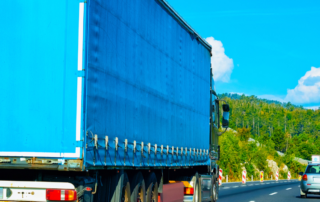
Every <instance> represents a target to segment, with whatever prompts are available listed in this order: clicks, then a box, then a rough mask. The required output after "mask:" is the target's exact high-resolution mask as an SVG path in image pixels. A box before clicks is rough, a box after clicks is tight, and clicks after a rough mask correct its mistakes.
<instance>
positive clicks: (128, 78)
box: [0, 0, 219, 201]
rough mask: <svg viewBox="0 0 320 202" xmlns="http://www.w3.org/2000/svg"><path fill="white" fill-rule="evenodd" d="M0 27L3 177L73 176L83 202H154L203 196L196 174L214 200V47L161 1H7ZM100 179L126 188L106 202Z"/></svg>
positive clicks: (0, 166)
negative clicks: (168, 196)
mask: <svg viewBox="0 0 320 202" xmlns="http://www.w3.org/2000/svg"><path fill="white" fill-rule="evenodd" d="M0 17H1V19H6V20H4V21H3V23H2V30H3V31H1V32H0V38H1V43H0V44H1V47H2V48H1V50H0V51H1V54H0V61H1V70H2V77H1V84H2V85H0V90H1V92H2V93H1V94H0V100H1V105H0V106H1V107H0V108H1V109H0V110H1V113H0V123H2V124H1V126H2V127H1V128H2V133H1V141H0V169H3V171H6V172H4V173H7V172H9V173H12V172H20V171H19V170H21V169H23V172H27V173H28V174H26V175H25V176H35V175H36V179H38V180H40V181H41V180H45V179H47V181H52V179H51V178H50V177H49V176H56V179H57V180H58V181H60V182H62V181H63V182H65V181H66V182H71V181H70V180H69V181H68V180H63V177H62V176H65V175H66V174H65V173H64V174H60V173H61V172H56V171H67V172H66V173H68V174H67V175H70V176H72V177H73V178H74V179H75V178H77V179H78V182H80V181H81V182H84V183H82V187H81V186H76V184H77V182H75V181H72V182H71V183H73V184H74V185H75V187H76V188H77V191H78V192H81V193H82V195H83V196H84V195H85V194H83V193H85V192H83V191H82V189H83V187H85V186H88V187H91V188H92V189H93V192H92V193H93V194H95V193H96V194H97V195H96V196H97V197H89V198H88V197H82V195H81V194H80V195H79V197H80V198H81V200H85V201H92V200H94V201H99V200H102V199H101V197H105V198H108V197H109V198H108V199H106V200H110V201H111V200H113V201H118V199H119V200H120V199H121V197H120V196H122V195H124V196H123V197H122V198H125V197H129V198H131V199H130V200H135V199H136V198H138V197H139V196H138V195H139V190H140V188H141V187H143V186H145V192H146V194H143V195H146V199H144V198H142V199H141V200H143V201H144V200H147V201H150V200H151V199H152V200H158V198H157V199H155V198H156V197H154V196H153V197H152V196H151V195H150V193H151V192H152V193H153V191H154V192H156V193H158V192H160V193H161V192H162V184H163V183H166V182H169V180H170V179H173V178H174V179H175V180H176V181H183V180H182V178H188V177H189V180H187V181H189V182H192V181H193V182H194V183H190V184H194V185H190V186H191V187H196V184H198V181H199V179H201V176H200V173H203V174H207V175H206V176H207V178H208V175H209V176H214V177H213V178H212V179H211V178H210V180H211V181H212V182H211V181H210V183H209V184H210V187H211V188H210V189H212V186H213V185H212V184H215V178H216V173H217V171H218V170H217V165H216V164H215V160H216V159H215V157H214V156H215V154H217V153H218V142H217V138H216V136H217V135H215V133H217V130H216V129H211V127H212V128H214V127H213V126H214V124H213V121H215V123H216V125H218V126H219V124H218V121H219V118H218V117H219V116H217V115H218V114H219V113H218V112H219V106H218V103H219V102H215V101H214V97H215V96H214V95H212V89H213V87H212V80H211V79H212V75H211V73H210V72H211V64H210V52H211V47H210V45H209V44H208V43H207V42H206V41H205V40H203V39H202V38H201V37H200V36H199V35H198V34H197V33H196V32H195V31H194V30H193V29H192V28H191V27H190V26H189V25H188V24H187V23H186V22H185V21H184V20H183V19H182V18H181V17H180V16H179V15H178V14H177V13H176V12H175V11H174V10H173V9H172V8H171V7H170V6H169V5H168V4H167V3H166V1H164V0H134V1H132V0H121V1H118V0H117V1H116V0H113V1H101V0H87V1H83V0H68V1H66V0H57V1H54V2H52V1H42V0H31V1H22V0H20V1H6V2H2V6H1V8H0ZM214 104H215V105H214ZM213 107H216V110H215V113H216V116H214V113H213ZM210 134H211V135H210ZM209 152H211V153H212V154H213V155H211V157H212V158H211V159H210V158H209ZM12 169H14V170H12ZM175 169H179V173H180V174H177V173H174V172H175V171H174V170H175ZM35 170H36V171H35ZM151 170H152V172H151ZM68 171H70V172H68ZM71 171H74V172H71ZM170 172H173V174H170ZM198 173H199V174H198ZM166 175H167V176H166ZM6 176H7V175H6ZM6 176H5V177H4V178H3V179H6ZM70 176H69V177H70ZM169 176H170V177H169ZM203 176H205V175H203ZM99 178H100V180H101V183H100V186H103V183H102V181H104V182H105V183H109V182H110V183H111V182H112V183H111V185H110V186H114V187H115V188H114V189H115V190H117V189H116V188H117V186H120V185H119V183H120V184H121V186H122V187H124V188H123V189H122V188H121V189H119V190H118V191H113V192H110V193H109V192H108V193H107V196H104V194H105V191H103V193H102V191H100V192H96V191H97V190H99V183H98V181H99ZM178 178H179V179H180V180H179V179H178ZM10 179H11V178H10ZM32 179H33V178H32ZM0 180H1V177H0ZM18 180H19V179H18ZM79 180H80V181H79ZM142 181H144V184H145V185H142V184H143V183H142ZM184 181H185V180H184ZM200 181H201V180H200ZM126 182H128V184H129V185H131V186H129V187H131V188H127V187H126V186H127V185H126ZM80 184H81V183H80ZM200 184H201V182H200ZM151 185H152V186H151ZM155 185H156V186H155ZM149 186H151V188H149ZM199 186H200V185H199ZM0 187H1V183H0ZM132 187H138V188H137V189H135V188H132ZM139 187H140V188H139ZM155 189H157V191H155ZM195 189H196V188H195ZM100 190H101V188H100ZM152 190H153V191H152ZM194 191H196V190H194ZM214 191H215V190H214ZM149 192H150V193H149ZM198 192H199V194H200V188H199V190H198ZM211 192H212V191H211ZM148 193H149V195H150V196H149V195H148ZM0 195H1V193H0ZM126 195H127V196H126ZM192 195H195V194H192ZM211 195H212V193H211V194H210V196H211ZM150 197H151V198H150ZM133 198H134V199H133ZM189 198H190V197H189ZM194 198H196V197H193V199H192V200H193V201H194V200H196V199H194ZM202 198H203V197H202ZM211 198H213V197H211ZM0 199H1V198H0ZM7 199H8V198H7ZM8 200H9V199H8ZM199 200H201V197H200V199H199ZM213 200H215V199H213ZM203 201H204V200H203Z"/></svg>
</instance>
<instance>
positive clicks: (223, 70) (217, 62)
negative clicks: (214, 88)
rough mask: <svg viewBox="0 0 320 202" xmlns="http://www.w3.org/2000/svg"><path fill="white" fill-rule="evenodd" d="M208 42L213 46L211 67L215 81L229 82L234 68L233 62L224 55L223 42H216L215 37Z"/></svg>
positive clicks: (209, 38)
mask: <svg viewBox="0 0 320 202" xmlns="http://www.w3.org/2000/svg"><path fill="white" fill-rule="evenodd" d="M206 40H207V42H208V43H209V44H210V45H211V46H212V51H211V53H212V56H211V65H212V73H213V78H214V80H215V81H222V82H229V81H230V75H231V73H232V70H233V66H234V65H233V60H232V59H231V58H229V57H228V56H226V54H225V53H224V47H223V44H222V43H221V41H218V40H215V39H214V38H213V37H208V38H206Z"/></svg>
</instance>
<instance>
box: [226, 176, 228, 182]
mask: <svg viewBox="0 0 320 202" xmlns="http://www.w3.org/2000/svg"><path fill="white" fill-rule="evenodd" d="M226 182H227V183H228V175H226Z"/></svg>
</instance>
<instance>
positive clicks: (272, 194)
mask: <svg viewBox="0 0 320 202" xmlns="http://www.w3.org/2000/svg"><path fill="white" fill-rule="evenodd" d="M277 193H278V192H273V193H271V194H269V195H271V196H272V195H275V194H277Z"/></svg>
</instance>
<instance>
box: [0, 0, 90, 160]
mask: <svg viewBox="0 0 320 202" xmlns="http://www.w3.org/2000/svg"><path fill="white" fill-rule="evenodd" d="M84 12H85V5H84V3H82V2H81V1H80V2H79V0H71V1H65V0H57V1H42V0H28V1H3V2H1V7H0V17H1V19H3V20H2V23H1V30H2V31H1V32H0V41H1V42H0V44H1V49H0V61H1V76H0V77H1V78H0V80H1V85H0V92H1V93H0V100H1V102H0V111H1V113H0V123H1V135H0V137H1V141H0V159H1V156H2V157H12V156H16V157H21V159H20V160H21V161H23V160H24V159H25V158H23V157H54V158H72V159H74V158H76V159H77V158H81V156H82V155H81V154H82V151H81V146H82V143H81V140H82V131H83V128H82V126H83V124H82V96H83V90H82V89H83V77H82V76H83V75H82V73H81V72H82V70H83V69H84V68H83V50H84V47H83V38H84V37H83V35H84V33H83V25H84V20H85V19H84ZM2 160H3V161H5V160H4V159H2Z"/></svg>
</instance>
